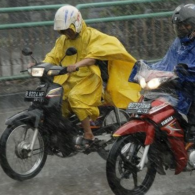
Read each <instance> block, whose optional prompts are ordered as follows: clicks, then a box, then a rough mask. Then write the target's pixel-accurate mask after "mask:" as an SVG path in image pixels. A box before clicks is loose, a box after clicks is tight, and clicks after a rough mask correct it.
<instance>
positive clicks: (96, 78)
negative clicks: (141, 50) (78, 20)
mask: <svg viewBox="0 0 195 195" xmlns="http://www.w3.org/2000/svg"><path fill="white" fill-rule="evenodd" d="M82 25H83V26H82V31H81V32H80V33H79V35H78V37H77V38H76V39H75V40H70V39H68V38H66V36H65V35H61V36H60V37H59V38H58V39H57V41H56V44H55V47H54V48H53V49H52V50H51V52H50V53H48V54H47V56H46V58H45V60H44V61H45V62H48V63H52V64H55V65H59V64H60V62H61V60H62V59H63V57H64V55H65V51H66V50H67V49H68V48H69V47H75V48H76V49H77V54H75V55H73V56H66V57H65V58H64V60H63V61H62V62H61V64H62V66H68V65H71V64H75V63H76V62H78V61H81V60H82V59H85V58H93V59H98V60H107V61H108V74H109V80H108V84H107V87H106V91H107V94H109V95H110V96H111V99H112V103H114V105H115V106H117V107H119V108H126V107H127V105H128V104H129V103H130V102H132V101H133V102H136V101H137V100H138V98H139V91H140V87H139V85H137V84H134V83H129V82H128V77H129V74H130V72H131V69H132V67H133V65H134V63H135V61H136V60H135V59H134V58H133V57H132V56H131V55H130V54H129V53H128V52H127V51H126V50H125V48H124V47H123V45H122V44H121V43H120V42H119V40H118V39H117V38H115V37H113V36H109V35H106V34H104V33H101V32H99V31H98V30H96V29H93V28H90V27H87V26H86V24H85V22H84V21H83V24H82ZM54 82H56V83H59V84H61V85H62V86H63V87H64V97H63V100H64V102H66V103H65V104H64V105H65V106H64V114H67V113H68V112H67V110H66V109H67V108H68V107H69V109H68V110H69V111H70V110H71V111H73V112H74V113H76V114H77V116H78V117H79V119H80V120H81V121H82V120H84V119H85V118H86V117H87V116H90V117H91V118H92V119H95V118H96V117H97V116H98V114H99V111H98V108H97V106H98V105H100V104H101V96H102V79H101V73H100V70H99V67H98V66H97V65H92V66H86V67H80V68H79V71H77V72H73V73H69V74H66V75H60V76H57V77H55V79H54ZM67 102H68V103H67Z"/></svg>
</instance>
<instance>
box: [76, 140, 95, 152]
mask: <svg viewBox="0 0 195 195" xmlns="http://www.w3.org/2000/svg"><path fill="white" fill-rule="evenodd" d="M97 140H98V139H97V138H96V139H86V138H84V137H77V138H76V145H75V147H76V149H79V150H85V149H88V148H90V147H91V146H92V145H94V143H95V142H97Z"/></svg>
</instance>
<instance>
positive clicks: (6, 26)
mask: <svg viewBox="0 0 195 195" xmlns="http://www.w3.org/2000/svg"><path fill="white" fill-rule="evenodd" d="M160 1H162V0H127V1H112V2H102V3H87V4H78V5H77V6H76V7H77V8H78V9H79V10H80V9H84V8H96V7H106V6H117V5H128V4H137V3H151V2H160ZM63 5H65V4H58V5H45V6H30V7H15V8H0V14H1V13H10V12H20V11H34V10H43V9H58V8H59V7H61V6H63ZM171 15H172V12H158V13H149V14H137V15H125V16H116V17H104V18H93V19H85V22H86V23H87V24H91V23H102V22H113V21H124V20H133V19H142V18H155V17H169V16H171ZM50 25H53V21H42V22H28V23H16V24H1V25H0V30H5V29H13V28H23V27H34V26H50ZM154 61H155V60H154ZM27 77H29V76H28V75H13V76H3V77H0V81H1V80H10V79H22V78H27Z"/></svg>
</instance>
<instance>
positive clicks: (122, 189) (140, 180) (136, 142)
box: [106, 134, 156, 195]
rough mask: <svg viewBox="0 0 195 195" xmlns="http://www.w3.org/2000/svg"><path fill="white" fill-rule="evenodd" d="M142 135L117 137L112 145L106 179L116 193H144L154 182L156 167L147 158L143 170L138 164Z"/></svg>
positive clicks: (133, 194)
mask: <svg viewBox="0 0 195 195" xmlns="http://www.w3.org/2000/svg"><path fill="white" fill-rule="evenodd" d="M143 140H144V136H142V135H136V134H135V135H133V136H128V137H121V138H119V139H118V140H117V141H116V142H115V143H114V145H113V147H112V149H111V151H110V153H109V156H108V159H107V164H106V174H107V180H108V184H109V186H110V188H111V189H112V191H113V192H114V193H115V194H116V195H130V194H131V195H144V194H145V193H146V192H147V191H148V190H149V188H150V187H151V185H152V184H153V182H154V179H155V176H156V169H155V166H154V163H153V162H151V161H149V159H147V162H146V163H145V166H144V168H143V170H141V171H140V170H139V169H138V168H137V165H138V164H139V162H140V160H141V157H142V155H143V150H144V144H143V143H144V141H143Z"/></svg>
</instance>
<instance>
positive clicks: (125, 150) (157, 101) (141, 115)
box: [106, 61, 195, 195]
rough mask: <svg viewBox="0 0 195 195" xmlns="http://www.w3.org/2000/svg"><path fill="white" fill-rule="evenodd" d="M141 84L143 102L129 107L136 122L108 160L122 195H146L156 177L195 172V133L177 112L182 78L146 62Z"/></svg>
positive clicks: (116, 188)
mask: <svg viewBox="0 0 195 195" xmlns="http://www.w3.org/2000/svg"><path fill="white" fill-rule="evenodd" d="M135 80H136V82H137V83H139V84H140V86H141V87H142V91H141V98H140V101H139V102H137V103H130V104H129V106H128V109H127V111H128V113H130V114H131V118H130V121H129V122H128V123H126V124H125V125H123V126H122V127H120V128H119V129H118V130H117V131H116V132H115V133H114V137H116V138H117V139H116V141H115V143H114V145H113V146H112V149H111V150H110V153H109V156H108V158H107V165H106V173H107V180H108V183H109V186H110V188H111V189H112V191H113V192H114V193H115V194H116V195H143V194H145V193H146V192H147V191H148V190H149V189H150V187H151V186H152V184H153V182H154V179H155V176H156V173H159V174H161V175H165V174H166V170H168V169H169V170H173V171H174V172H175V174H176V175H177V174H179V173H181V172H182V171H192V170H194V169H195V129H193V126H192V125H190V124H189V123H188V122H187V118H186V116H185V115H182V114H181V113H179V112H177V110H176V109H175V106H176V105H177V100H178V99H177V93H176V90H175V89H176V88H177V86H178V83H177V76H176V75H175V74H174V73H172V72H163V71H155V70H150V69H149V68H148V66H147V65H146V64H145V63H144V62H143V61H140V69H139V71H138V73H137V74H136V76H135Z"/></svg>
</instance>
